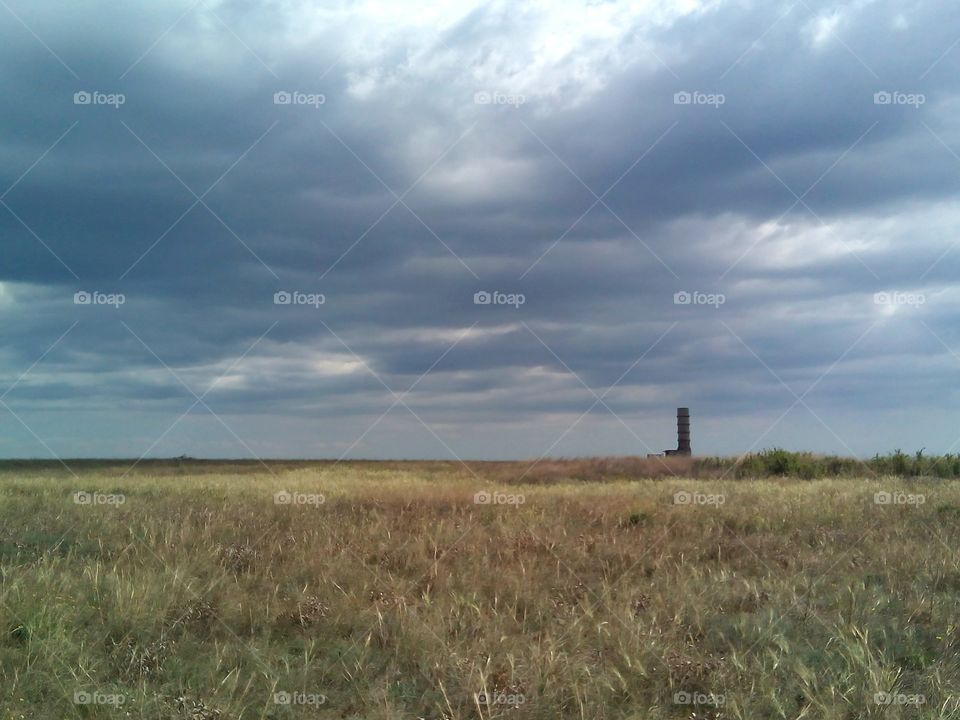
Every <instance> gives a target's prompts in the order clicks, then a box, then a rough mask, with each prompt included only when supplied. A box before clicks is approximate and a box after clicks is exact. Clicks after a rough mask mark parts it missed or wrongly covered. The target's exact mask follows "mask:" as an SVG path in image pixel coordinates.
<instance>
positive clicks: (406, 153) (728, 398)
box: [0, 0, 960, 459]
mask: <svg viewBox="0 0 960 720" xmlns="http://www.w3.org/2000/svg"><path fill="white" fill-rule="evenodd" d="M958 70H960V5H956V4H950V3H943V2H934V1H932V0H908V1H904V0H896V1H893V0H889V1H885V0H853V1H850V2H817V1H816V0H797V1H796V2H790V1H789V0H788V1H786V2H780V1H779V0H762V1H758V2H753V1H752V0H735V1H734V0H675V1H662V0H649V1H646V2H644V1H637V2H628V3H627V2H625V3H616V2H599V1H594V2H573V1H569V2H568V1H566V0H550V1H549V2H469V1H466V0H458V1H457V2H449V3H446V2H443V3H440V2H424V1H419V2H416V3H404V2H374V1H366V0H356V1H353V2H325V3H316V2H306V1H300V0H200V1H199V2H198V1H197V0H163V2H160V1H158V0H143V2H137V3H120V2H101V1H98V0H90V1H89V2H84V3H67V4H64V3H61V2H52V1H49V0H0V92H2V96H3V98H4V102H3V109H2V111H0V457H58V458H75V457H124V458H140V457H171V456H178V455H182V454H186V455H190V456H194V457H251V458H253V457H258V458H271V457H296V458H319V457H323V458H338V459H339V458H441V459H443V458H445V459H472V458H476V459H497V458H503V459H514V458H539V457H542V456H600V455H643V454H646V453H649V452H659V451H662V450H664V449H665V448H670V447H674V446H675V444H676V436H675V411H676V408H677V407H678V406H687V407H690V408H691V416H692V439H693V449H694V452H695V453H696V454H722V455H732V454H737V453H741V452H746V451H751V450H760V449H764V448H771V447H784V448H788V449H794V450H810V451H816V452H829V453H838V454H842V455H857V456H871V455H873V454H874V453H877V452H881V453H884V452H887V451H891V450H893V449H895V448H903V449H904V450H906V451H915V450H918V449H920V448H926V451H927V452H928V453H942V452H956V451H958V449H960V424H958V423H957V417H958V415H957V410H956V408H957V406H958V402H957V400H958V395H957V379H958V377H960V326H958V323H957V321H956V309H957V307H958V302H960V287H958V285H957V280H956V279H957V277H958V271H960V248H958V247H957V245H958V242H960V237H958V235H957V231H956V229H957V226H958V220H960V206H958V203H957V200H956V196H957V191H958V188H960V122H958V120H957V118H958V117H960V112H958V111H960V72H958Z"/></svg>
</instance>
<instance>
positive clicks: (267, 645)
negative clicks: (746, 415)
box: [0, 457, 960, 720]
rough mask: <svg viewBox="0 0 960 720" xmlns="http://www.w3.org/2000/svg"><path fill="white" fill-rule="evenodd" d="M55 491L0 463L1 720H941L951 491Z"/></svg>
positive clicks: (883, 478) (773, 482) (664, 475)
mask: <svg viewBox="0 0 960 720" xmlns="http://www.w3.org/2000/svg"><path fill="white" fill-rule="evenodd" d="M907 459H908V460H911V461H912V460H914V458H912V457H910V458H907ZM798 462H800V463H801V465H802V459H801V461H798ZM70 466H71V468H72V471H68V470H66V469H64V468H63V467H61V466H59V465H57V464H53V463H6V464H4V465H2V466H0V507H2V515H0V520H2V525H0V573H2V585H0V627H2V629H3V634H2V637H0V707H2V713H0V718H44V719H47V718H50V719H54V718H55V719H56V720H61V719H62V718H194V719H212V718H221V719H223V720H227V719H232V718H244V719H248V720H253V719H256V718H277V719H281V718H298V717H310V718H358V719H360V718H362V719H370V720H376V719H384V720H385V719H387V718H398V719H399V718H404V719H406V718H431V719H438V720H439V719H440V718H447V719H450V720H453V719H461V718H463V719H466V718H476V719H478V720H481V719H482V720H486V719H493V718H516V719H517V720H520V719H522V718H584V719H587V718H589V719H591V720H597V719H602V718H609V719H614V718H637V719H638V720H639V719H641V718H654V719H656V718H743V719H750V720H754V719H757V718H838V719H839V718H850V719H853V718H955V717H960V612H958V599H960V566H958V555H957V550H958V548H960V546H958V540H960V485H958V484H957V483H956V482H955V481H952V480H947V479H941V478H935V477H932V476H929V477H920V478H909V477H899V476H894V475H879V474H876V475H874V474H872V470H871V469H870V468H869V467H865V468H864V469H862V471H861V477H855V476H853V475H852V474H850V473H849V472H846V471H844V472H843V473H840V472H839V470H843V468H840V467H839V466H838V468H837V469H838V474H841V475H843V476H842V477H829V476H826V477H819V475H821V474H822V473H812V474H813V475H815V476H817V477H815V478H814V479H802V477H780V478H777V477H765V478H749V477H736V476H737V475H741V474H742V473H740V472H739V471H737V472H730V469H731V468H732V466H729V465H728V466H726V470H724V466H723V465H722V463H719V462H718V461H714V462H713V463H712V464H711V463H709V462H705V461H692V460H689V459H686V460H685V459H676V460H673V459H671V460H670V461H669V462H668V463H667V465H664V464H663V463H662V462H661V461H660V460H646V459H644V460H622V461H612V460H609V461H607V460H605V461H601V460H597V461H572V462H569V463H563V462H558V461H550V462H548V463H544V464H542V465H541V466H539V467H538V468H536V469H535V470H534V471H531V472H527V473H526V474H524V471H525V470H526V468H527V467H528V466H527V465H522V464H510V463H500V464H497V463H472V464H470V465H469V466H463V465H459V464H454V463H344V464H339V465H335V464H333V463H323V464H321V463H272V464H270V465H268V466H266V467H265V466H263V465H261V464H259V463H237V464H223V463H196V462H189V461H187V462H182V463H177V462H167V463H146V464H143V465H141V466H139V467H137V468H136V469H134V470H133V471H132V472H128V471H127V468H128V467H129V464H127V465H123V464H110V463H70ZM797 467H800V465H798V466H797ZM786 472H787V474H789V475H804V474H805V473H804V472H802V471H798V472H790V470H789V468H787V469H786ZM674 473H676V475H675V474H674ZM724 473H726V477H721V476H722V475H723V474H724ZM685 475H686V476H687V477H684V476H685ZM691 475H696V476H697V477H696V478H695V479H694V478H691V477H689V476H691ZM478 493H480V495H478ZM878 493H881V494H879V495H878ZM883 493H886V494H883Z"/></svg>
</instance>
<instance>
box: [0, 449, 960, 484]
mask: <svg viewBox="0 0 960 720" xmlns="http://www.w3.org/2000/svg"><path fill="white" fill-rule="evenodd" d="M311 470H312V471H316V472H318V473H321V474H322V473H325V472H336V473H342V472H344V473H351V472H352V473H362V474H366V475H369V474H371V473H374V474H375V473H409V474H412V475H415V476H417V477H420V478H423V479H429V480H436V481H437V482H443V481H444V480H445V479H447V478H450V477H455V476H459V475H464V476H468V477H473V478H474V479H476V480H478V481H479V480H484V481H491V482H495V483H505V484H518V483H525V484H535V485H536V484H543V483H546V484H550V483H557V482H570V481H574V482H592V481H596V482H603V481H607V480H641V479H657V478H664V479H666V478H672V477H684V478H703V479H719V478H765V477H791V478H801V479H809V480H812V479H815V478H823V477H867V478H868V477H877V476H882V475H898V476H901V477H937V478H956V477H960V453H957V454H952V455H951V454H947V455H939V456H938V455H925V454H924V451H923V450H919V451H917V452H914V453H904V452H903V451H902V450H895V451H893V452H891V453H888V454H886V455H875V456H874V457H872V458H855V457H838V456H836V455H817V454H815V453H810V452H790V451H788V450H782V449H780V448H772V449H769V450H762V451H760V452H755V453H747V454H745V455H739V456H730V457H706V456H699V457H698V456H694V457H682V456H672V457H663V456H646V457H644V456H613V457H580V458H541V459H534V458H531V459H529V460H503V461H479V460H465V461H462V462H461V461H459V460H345V461H343V462H338V461H335V460H270V459H265V460H256V459H253V460H251V459H244V460H219V459H218V460H214V459H210V460H201V459H196V458H189V457H179V458H149V459H143V460H140V461H137V460H121V459H110V460H93V459H82V460H81V459H65V460H63V462H61V461H59V460H0V475H7V474H14V475H16V474H32V473H38V472H39V473H44V474H47V473H52V474H55V475H60V474H68V475H69V474H71V473H74V474H77V473H80V474H95V475H98V476H102V477H126V476H127V475H128V474H131V473H132V474H133V475H134V476H136V477H161V476H185V475H214V474H216V475H228V476H237V477H241V476H246V475H259V474H278V473H283V472H295V471H299V472H303V471H311Z"/></svg>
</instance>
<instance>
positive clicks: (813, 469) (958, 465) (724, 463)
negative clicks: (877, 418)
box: [694, 448, 960, 479]
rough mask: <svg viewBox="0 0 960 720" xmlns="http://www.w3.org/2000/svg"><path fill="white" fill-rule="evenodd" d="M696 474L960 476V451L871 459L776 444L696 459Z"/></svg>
mask: <svg viewBox="0 0 960 720" xmlns="http://www.w3.org/2000/svg"><path fill="white" fill-rule="evenodd" d="M694 466H695V474H696V475H706V476H709V475H713V474H715V473H719V474H721V475H723V474H727V475H728V476H729V477H738V478H744V477H768V476H782V477H797V478H806V479H814V478H820V477H838V476H840V477H862V476H865V475H866V476H870V475H899V476H902V477H938V478H955V477H960V453H958V454H954V455H951V454H946V455H925V454H924V451H923V450H918V451H917V452H915V453H912V454H908V453H905V452H903V451H902V450H899V449H898V450H895V451H893V452H892V453H888V454H886V455H879V454H877V455H875V456H874V457H872V458H870V459H860V458H853V457H837V456H835V455H816V454H814V453H808V452H790V451H788V450H781V449H779V448H774V449H771V450H763V451H761V452H757V453H750V454H748V455H745V456H742V457H740V458H728V457H725V458H721V457H706V458H695V459H694Z"/></svg>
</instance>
